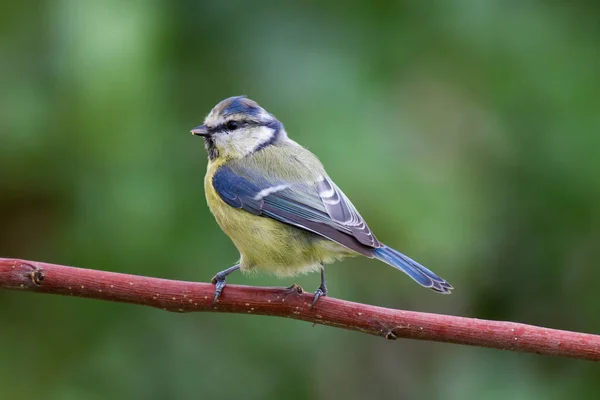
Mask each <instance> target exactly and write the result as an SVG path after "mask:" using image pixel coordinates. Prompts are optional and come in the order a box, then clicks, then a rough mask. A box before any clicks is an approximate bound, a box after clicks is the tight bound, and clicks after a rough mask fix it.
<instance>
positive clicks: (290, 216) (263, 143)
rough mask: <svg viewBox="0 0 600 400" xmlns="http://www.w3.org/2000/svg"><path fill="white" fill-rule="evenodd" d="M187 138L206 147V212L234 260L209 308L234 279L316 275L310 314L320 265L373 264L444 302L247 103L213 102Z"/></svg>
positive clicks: (441, 284)
mask: <svg viewBox="0 0 600 400" xmlns="http://www.w3.org/2000/svg"><path fill="white" fill-rule="evenodd" d="M191 133H192V134H193V135H196V136H200V137H202V138H203V139H204V145H205V148H206V150H207V152H208V167H207V171H206V175H205V177H204V188H205V195H206V200H207V203H208V207H209V209H210V211H211V212H212V214H213V215H214V217H215V219H216V221H217V223H218V225H219V226H220V227H221V229H222V230H223V231H224V232H225V234H227V236H229V238H230V239H231V240H232V242H233V244H234V245H235V246H236V248H237V249H238V251H239V253H240V259H239V262H238V263H236V264H235V265H233V266H232V267H230V268H227V269H225V270H223V271H221V272H219V273H217V274H216V275H215V276H214V277H213V278H212V280H211V282H212V283H213V284H214V285H215V293H214V299H213V305H216V304H217V302H218V300H219V297H220V296H221V294H222V292H223V289H224V288H225V284H226V278H227V276H228V275H229V274H231V273H232V272H235V271H237V270H241V271H242V272H254V271H263V272H268V273H272V274H275V275H277V276H279V277H291V276H295V275H298V274H302V273H307V272H318V271H320V273H321V284H320V286H319V287H318V289H317V290H316V291H315V293H314V296H313V301H312V304H311V308H313V307H314V306H315V304H316V303H317V301H318V300H319V298H321V297H323V296H327V285H326V280H325V268H324V266H325V265H326V264H330V263H332V262H334V261H337V260H340V259H343V258H346V257H353V256H359V255H362V256H365V257H368V258H376V259H378V260H380V261H383V262H384V263H386V264H388V265H391V266H392V267H394V268H396V269H398V270H400V271H402V272H404V273H406V274H407V275H408V276H410V277H411V278H412V279H413V280H415V281H416V282H417V283H418V284H420V285H421V286H424V287H426V288H430V289H432V290H434V291H436V292H438V293H442V294H449V293H451V290H453V289H454V288H453V287H452V285H450V284H449V283H448V282H447V281H446V280H444V279H442V278H440V277H439V276H438V275H436V274H435V273H433V272H432V271H430V270H429V269H427V268H425V267H424V266H422V265H421V264H419V263H418V262H416V261H415V260H413V259H411V258H409V257H408V256H406V255H404V254H402V253H400V252H399V251H397V250H394V249H393V248H391V247H389V246H387V245H385V244H383V243H382V242H380V241H379V240H378V239H377V238H376V237H375V235H374V234H373V232H372V231H371V229H370V228H369V226H368V225H367V223H366V222H365V220H364V219H363V217H362V216H361V215H360V214H359V213H358V211H357V210H356V208H355V207H354V205H353V204H352V203H351V202H350V200H349V199H348V197H346V195H345V194H344V193H343V192H342V191H341V190H340V188H339V187H338V186H337V185H336V184H335V183H334V182H333V180H332V179H331V178H330V177H329V175H328V174H327V172H326V171H325V168H324V167H323V164H321V162H320V161H319V159H318V158H317V157H316V156H315V155H314V154H313V153H311V152H310V151H309V150H307V149H306V148H304V147H302V146H301V145H300V144H298V143H296V142H295V141H294V140H292V139H290V138H289V137H288V134H287V132H286V130H285V128H284V126H283V124H282V123H281V122H280V121H279V120H278V119H277V118H275V116H273V114H271V113H269V112H267V111H266V110H265V109H264V108H262V107H261V106H260V105H259V104H258V103H257V102H255V101H253V100H251V99H249V98H247V97H246V96H234V97H229V98H227V99H225V100H222V101H221V102H219V103H218V104H217V105H216V106H215V107H214V108H213V109H212V110H211V111H210V113H209V114H208V115H207V117H206V118H205V119H204V121H203V123H202V125H200V126H197V127H195V128H193V129H192V130H191Z"/></svg>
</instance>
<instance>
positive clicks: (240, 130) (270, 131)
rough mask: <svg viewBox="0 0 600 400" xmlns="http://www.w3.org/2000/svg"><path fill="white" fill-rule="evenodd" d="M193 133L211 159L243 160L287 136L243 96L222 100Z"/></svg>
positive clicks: (267, 115) (274, 122)
mask: <svg viewBox="0 0 600 400" xmlns="http://www.w3.org/2000/svg"><path fill="white" fill-rule="evenodd" d="M192 133H193V134H194V135H197V136H202V137H203V138H204V143H205V145H206V150H207V151H208V156H209V158H210V159H211V160H215V159H217V158H225V159H236V158H242V157H245V156H247V155H249V154H253V153H255V152H257V151H260V150H262V149H263V148H265V147H268V146H271V145H274V144H276V143H277V142H278V141H279V140H282V139H284V138H285V137H286V133H285V130H284V129H283V125H282V124H281V122H279V121H278V120H277V118H275V117H274V116H273V115H271V114H270V113H268V112H267V111H265V110H264V109H263V108H262V107H261V106H259V105H258V103H256V102H255V101H253V100H250V99H248V98H246V97H244V96H236V97H230V98H228V99H225V100H223V101H221V102H220V103H219V104H217V105H216V106H215V107H214V108H213V109H212V110H211V112H210V113H209V114H208V116H207V117H206V119H205V120H204V123H203V124H202V125H200V126H197V127H195V128H194V129H192Z"/></svg>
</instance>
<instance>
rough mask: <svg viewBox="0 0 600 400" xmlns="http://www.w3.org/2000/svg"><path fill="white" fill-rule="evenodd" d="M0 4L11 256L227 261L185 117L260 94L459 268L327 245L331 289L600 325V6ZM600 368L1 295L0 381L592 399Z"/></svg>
mask: <svg viewBox="0 0 600 400" xmlns="http://www.w3.org/2000/svg"><path fill="white" fill-rule="evenodd" d="M0 7H1V12H0V221H1V222H0V223H1V229H0V256H2V257H19V258H25V259H33V260H40V261H46V262H53V263H61V264H67V265H75V266H80V267H88V268H96V269H105V270H110V271H119V272H127V273H134V274H144V275H151V276H158V277H164V278H172V279H187V280H203V281H206V280H208V279H210V278H211V277H212V275H213V274H214V273H215V272H217V271H219V270H221V269H223V268H225V267H228V266H230V265H231V264H232V263H233V262H235V261H236V259H237V252H236V250H235V248H234V247H233V245H232V244H231V243H230V241H229V240H228V239H227V237H226V236H225V235H224V234H223V233H222V232H221V231H220V230H219V228H218V227H217V225H216V223H215V222H214V220H213V218H212V216H211V214H210V212H209V211H208V209H207V207H206V203H205V199H204V193H203V187H202V185H203V176H204V173H205V168H206V167H205V165H206V154H205V151H204V149H203V145H202V141H201V140H199V139H198V138H196V137H193V136H192V135H190V134H189V130H190V129H191V128H192V127H194V126H196V125H198V124H200V123H201V122H202V120H203V118H204V116H205V115H206V114H207V113H208V111H209V110H210V109H211V108H212V106H213V105H214V104H216V103H217V102H218V101H220V100H221V99H223V98H225V97H229V96H232V95H238V94H247V95H248V96H249V97H251V98H253V99H255V100H257V101H258V102H259V103H260V104H261V105H263V106H264V107H265V108H266V109H267V110H269V111H270V112H272V113H274V114H275V115H276V116H277V117H278V118H279V119H280V120H282V121H283V123H284V124H285V126H286V128H287V130H288V132H289V134H290V136H291V137H292V138H294V139H296V140H297V141H299V142H300V143H302V144H303V145H305V146H306V147H308V148H309V149H310V150H311V151H313V152H315V153H316V154H317V155H318V156H319V157H320V158H321V160H322V161H323V163H324V164H325V166H326V167H327V169H328V171H329V172H330V174H331V176H332V177H333V178H334V179H335V180H336V181H337V183H338V184H339V186H340V187H342V188H343V189H344V191H345V192H346V193H347V195H348V196H349V197H350V198H351V199H352V200H353V202H354V203H355V205H356V206H357V208H358V209H359V210H361V213H362V214H363V216H364V217H365V218H366V219H367V220H368V221H369V224H370V225H371V227H372V228H373V230H374V231H375V232H376V233H377V235H378V237H379V238H380V239H382V240H384V241H385V242H386V243H388V244H390V245H393V246H394V247H396V248H398V249H400V250H402V251H404V252H406V253H407V254H409V255H410V256H412V257H414V258H416V259H417V260H419V261H421V262H422V263H423V264H424V265H426V266H428V267H429V268H431V269H433V270H435V271H436V272H438V273H439V274H440V275H441V276H443V277H445V278H446V279H448V280H449V281H450V282H451V283H452V284H453V285H454V286H455V287H456V291H455V293H454V294H453V295H452V296H439V295H437V294H435V293H433V292H430V291H428V290H423V289H422V288H420V287H419V286H418V285H416V284H414V283H413V282H412V281H410V280H409V279H408V278H407V277H406V276H404V275H403V274H401V273H398V272H397V271H395V270H393V269H392V268H389V267H386V266H385V265H384V264H381V263H378V262H376V261H372V260H365V259H357V260H349V261H346V262H342V263H338V264H335V265H333V266H331V267H329V268H328V283H329V289H330V293H331V294H332V295H333V296H336V297H340V298H344V299H349V300H353V301H359V302H365V303H370V304H376V305H381V306H387V307H396V308H405V309H412V310H419V311H429V312H438V313H448V314H455V315H462V316H470V317H477V318H492V319H501V320H512V321H521V322H527V323H531V324H539V325H543V326H548V327H553V328H562V329H568V330H577V331H584V332H595V333H600V318H599V317H598V316H599V315H600V291H599V290H598V289H597V288H596V286H597V282H598V281H600V268H599V266H598V260H599V259H600V207H599V206H600V179H599V177H598V172H599V171H600V96H599V95H598V93H599V89H600V84H599V80H598V78H599V71H600V25H598V20H599V18H600V7H598V5H597V4H596V3H594V2H591V1H590V2H558V1H533V0H532V1H524V2H517V1H500V0H498V1H479V0H461V1H455V2H445V1H431V2H422V1H408V0H407V1H396V2H373V1H371V2H367V1H364V2H360V1H350V2H346V3H344V5H341V4H337V3H331V4H326V3H322V2H297V3H294V2H279V1H267V2H246V1H213V2H207V1H204V2H200V1H128V2H123V1H120V0H110V1H103V2H84V1H76V0H61V1H45V2H29V1H20V2H5V3H4V4H3V5H2V6H0ZM228 281H229V282H231V283H244V284H255V285H279V286H282V285H286V286H287V285H290V284H291V283H292V281H291V280H283V281H282V280H278V279H276V278H274V277H269V276H264V275H259V276H257V277H253V278H249V277H244V276H242V275H241V274H235V275H232V276H231V278H230V279H229V280H228ZM318 281H319V278H318V276H317V275H309V276H304V277H300V278H298V279H296V280H295V282H297V283H298V284H300V285H302V286H304V287H305V288H307V289H308V288H310V289H311V290H312V289H314V288H316V287H317V285H318ZM599 376H600V370H599V368H598V366H597V365H595V364H592V363H589V362H584V361H575V360H567V359H553V358H546V357H541V356H535V355H525V354H518V353H510V352H502V351H497V350H489V349H481V348H468V347H464V346H456V345H447V344H439V343H427V342H417V341H407V340H399V341H395V342H386V341H384V340H381V339H379V338H376V337H371V336H367V335H364V334H359V333H355V332H347V331H343V330H338V329H333V328H328V327H323V326H315V327H312V326H311V325H310V324H307V323H302V322H298V321H291V320H286V319H277V318H268V317H258V316H244V315H225V314H194V315H176V314H168V313H165V312H162V311H158V310H154V309H149V308H142V307H137V306H131V305H123V304H113V303H106V302H99V301H92V300H85V299H76V298H66V297H65V298H63V297H57V296H44V295H34V294H28V293H18V292H0V390H1V397H2V398H5V399H34V398H44V399H105V398H111V399H167V398H169V399H197V398H244V399H281V398H286V399H304V398H312V399H331V398H347V399H359V398H367V397H369V398H370V397H373V398H405V399H415V398H427V399H506V398H510V399H540V398H544V399H564V398H567V397H569V398H576V399H597V398H598V397H599V396H600V379H598V378H599Z"/></svg>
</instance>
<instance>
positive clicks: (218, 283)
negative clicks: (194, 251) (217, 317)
mask: <svg viewBox="0 0 600 400" xmlns="http://www.w3.org/2000/svg"><path fill="white" fill-rule="evenodd" d="M211 282H212V283H213V284H214V285H215V298H214V299H213V307H214V306H216V305H217V302H218V301H219V297H221V293H223V288H224V287H225V277H224V276H223V277H220V276H215V277H214V278H212V280H211Z"/></svg>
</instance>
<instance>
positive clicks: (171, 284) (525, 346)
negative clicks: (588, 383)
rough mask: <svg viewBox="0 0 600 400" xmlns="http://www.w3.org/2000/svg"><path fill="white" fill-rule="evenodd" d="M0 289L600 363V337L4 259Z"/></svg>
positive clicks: (286, 292) (289, 292) (292, 292)
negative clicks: (216, 291)
mask: <svg viewBox="0 0 600 400" xmlns="http://www.w3.org/2000/svg"><path fill="white" fill-rule="evenodd" d="M0 288H3V289H12V290H24V291H31V292H38V293H50V294H62V295H68V296H77V297H87V298H92V299H98V300H110V301H119V302H124V303H132V304H139V305H144V306H150V307H156V308H160V309H163V310H165V311H173V312H182V313H183V312H193V311H216V312H230V313H240V314H260V315H273V316H278V317H288V318H294V319H299V320H303V321H308V322H312V323H316V324H322V325H329V326H335V327H338V328H344V329H350V330H355V331H360V332H364V333H369V334H371V335H377V336H382V337H385V338H386V339H396V338H408V339H420V340H431V341H436V342H448V343H457V344H467V345H472V346H482V347H491V348H496V349H504V350H512V351H520V352H527V353H537V354H545V355H553V356H564V357H572V358H580V359H586V360H593V361H599V360H600V336H598V335H591V334H585V333H577V332H569V331H562V330H556V329H547V328H541V327H537V326H532V325H525V324H518V323H514V322H501V321H486V320H480V319H474V318H463V317H455V316H449V315H439V314H428V313H421V312H414V311H402V310H393V309H388V308H382V307H375V306H370V305H366V304H359V303H352V302H349V301H344V300H338V299H334V298H331V297H325V298H322V299H320V300H319V302H318V303H317V305H316V306H315V308H314V309H312V310H311V309H310V304H311V302H312V296H313V295H312V293H301V289H282V288H264V287H249V286H238V285H227V287H226V288H225V290H224V291H223V294H222V296H221V298H220V299H219V302H218V304H217V306H216V307H215V308H213V307H212V298H213V293H214V286H213V285H211V284H209V283H196V282H183V281H173V280H167V279H158V278H148V277H145V276H136V275H127V274H119V273H114V272H106V271H97V270H90V269H82V268H73V267H66V266H62V265H54V264H46V263H41V262H34V261H25V260H17V259H5V258H0Z"/></svg>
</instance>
